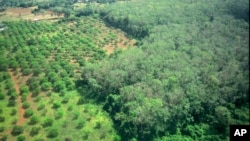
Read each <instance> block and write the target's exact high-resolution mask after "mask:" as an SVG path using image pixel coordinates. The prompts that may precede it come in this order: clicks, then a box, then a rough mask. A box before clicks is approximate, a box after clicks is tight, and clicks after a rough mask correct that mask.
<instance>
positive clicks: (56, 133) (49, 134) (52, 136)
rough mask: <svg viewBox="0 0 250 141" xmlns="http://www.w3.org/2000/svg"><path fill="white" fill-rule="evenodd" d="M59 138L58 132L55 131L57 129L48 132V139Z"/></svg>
mask: <svg viewBox="0 0 250 141" xmlns="http://www.w3.org/2000/svg"><path fill="white" fill-rule="evenodd" d="M57 136H58V130H57V129H55V128H51V129H49V130H48V132H47V137H48V138H54V137H57Z"/></svg>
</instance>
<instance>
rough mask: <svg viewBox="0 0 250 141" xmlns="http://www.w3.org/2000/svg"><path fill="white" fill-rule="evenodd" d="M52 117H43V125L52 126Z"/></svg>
mask: <svg viewBox="0 0 250 141" xmlns="http://www.w3.org/2000/svg"><path fill="white" fill-rule="evenodd" d="M53 122H54V121H53V119H51V118H46V119H44V121H43V124H42V125H43V127H49V126H52V125H53Z"/></svg>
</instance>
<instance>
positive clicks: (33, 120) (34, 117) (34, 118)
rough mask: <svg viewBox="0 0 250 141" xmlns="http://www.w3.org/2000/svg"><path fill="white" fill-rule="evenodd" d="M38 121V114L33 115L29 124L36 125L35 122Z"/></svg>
mask: <svg viewBox="0 0 250 141" xmlns="http://www.w3.org/2000/svg"><path fill="white" fill-rule="evenodd" d="M38 122H39V118H38V117H37V116H32V117H31V118H30V122H29V124H30V125H34V124H36V123H38Z"/></svg>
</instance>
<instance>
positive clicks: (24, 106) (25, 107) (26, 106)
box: [23, 101, 30, 109]
mask: <svg viewBox="0 0 250 141" xmlns="http://www.w3.org/2000/svg"><path fill="white" fill-rule="evenodd" d="M29 107H30V103H29V102H27V101H26V102H24V103H23V108H24V109H28V108H29Z"/></svg>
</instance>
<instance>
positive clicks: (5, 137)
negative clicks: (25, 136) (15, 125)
mask: <svg viewBox="0 0 250 141" xmlns="http://www.w3.org/2000/svg"><path fill="white" fill-rule="evenodd" d="M7 139H8V136H7V135H3V136H2V138H0V141H7Z"/></svg>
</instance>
